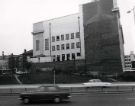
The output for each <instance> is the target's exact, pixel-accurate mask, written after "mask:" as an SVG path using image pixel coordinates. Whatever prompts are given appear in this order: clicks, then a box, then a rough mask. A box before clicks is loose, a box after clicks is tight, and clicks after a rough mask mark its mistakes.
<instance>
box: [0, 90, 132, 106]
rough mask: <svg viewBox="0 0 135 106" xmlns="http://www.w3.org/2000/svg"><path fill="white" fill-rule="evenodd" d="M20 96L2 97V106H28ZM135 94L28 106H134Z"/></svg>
mask: <svg viewBox="0 0 135 106" xmlns="http://www.w3.org/2000/svg"><path fill="white" fill-rule="evenodd" d="M17 98H18V96H0V106H26V105H25V104H23V103H22V102H21V101H20V100H18V99H17ZM134 104H135V92H126V93H88V94H81V95H80V94H79V95H72V98H71V102H62V103H60V104H55V103H51V102H44V103H43V102H42V103H31V104H29V105H28V106H134Z"/></svg>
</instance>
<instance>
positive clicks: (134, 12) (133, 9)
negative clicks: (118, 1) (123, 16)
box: [127, 6, 135, 23]
mask: <svg viewBox="0 0 135 106" xmlns="http://www.w3.org/2000/svg"><path fill="white" fill-rule="evenodd" d="M132 11H133V14H134V23H135V6H134V7H133V8H132V9H131V10H129V11H127V13H128V14H129V13H131V12H132Z"/></svg>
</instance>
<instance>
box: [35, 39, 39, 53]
mask: <svg viewBox="0 0 135 106" xmlns="http://www.w3.org/2000/svg"><path fill="white" fill-rule="evenodd" d="M38 50H39V40H36V51H38Z"/></svg>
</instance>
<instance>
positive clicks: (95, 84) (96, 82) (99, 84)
mask: <svg viewBox="0 0 135 106" xmlns="http://www.w3.org/2000/svg"><path fill="white" fill-rule="evenodd" d="M83 85H84V86H85V87H109V86H111V85H112V83H110V82H102V81H101V80H100V79H91V80H89V81H88V82H85V83H83Z"/></svg>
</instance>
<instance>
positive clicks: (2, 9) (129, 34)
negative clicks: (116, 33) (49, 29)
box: [0, 0, 135, 55]
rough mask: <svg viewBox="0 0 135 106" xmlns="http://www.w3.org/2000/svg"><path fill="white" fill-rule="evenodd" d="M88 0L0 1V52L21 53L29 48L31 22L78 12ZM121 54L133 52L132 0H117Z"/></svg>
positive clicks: (134, 31) (134, 29)
mask: <svg viewBox="0 0 135 106" xmlns="http://www.w3.org/2000/svg"><path fill="white" fill-rule="evenodd" d="M88 1H91V0H0V55H1V54H2V51H4V53H5V55H9V54H11V53H13V54H21V53H22V52H23V51H24V49H26V50H31V49H33V36H32V34H31V32H32V30H33V23H36V22H39V21H43V20H47V19H52V18H56V17H61V16H65V15H69V14H74V13H77V12H79V5H80V4H82V3H85V2H88ZM118 5H119V8H120V14H121V24H122V27H123V34H124V41H125V44H124V49H125V54H129V53H130V51H134V53H135V22H134V15H133V11H131V13H129V14H127V11H128V10H131V9H133V7H134V6H135V0H118Z"/></svg>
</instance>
